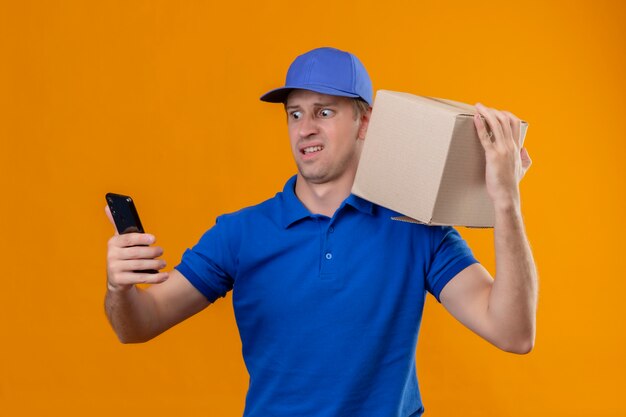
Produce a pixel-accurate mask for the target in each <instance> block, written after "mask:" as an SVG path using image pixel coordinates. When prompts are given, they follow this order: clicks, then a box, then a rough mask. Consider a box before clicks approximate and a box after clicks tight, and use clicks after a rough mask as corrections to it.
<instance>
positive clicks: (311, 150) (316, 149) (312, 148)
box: [300, 145, 324, 155]
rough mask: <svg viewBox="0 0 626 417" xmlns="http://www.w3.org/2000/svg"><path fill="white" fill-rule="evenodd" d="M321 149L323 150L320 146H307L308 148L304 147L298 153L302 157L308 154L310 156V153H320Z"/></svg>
mask: <svg viewBox="0 0 626 417" xmlns="http://www.w3.org/2000/svg"><path fill="white" fill-rule="evenodd" d="M322 149H324V147H323V146H321V145H317V146H308V147H306V148H304V149H302V150H301V151H300V152H301V153H302V154H303V155H308V154H311V153H315V152H319V151H321V150H322Z"/></svg>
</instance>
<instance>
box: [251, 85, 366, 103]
mask: <svg viewBox="0 0 626 417" xmlns="http://www.w3.org/2000/svg"><path fill="white" fill-rule="evenodd" d="M293 90H309V91H315V92H316V93H321V94H328V95H331V96H340V97H351V98H357V97H359V95H357V94H353V93H347V92H345V91H341V90H337V89H335V88H330V87H326V86H322V85H319V86H318V85H315V86H312V85H307V86H288V85H286V86H284V87H280V88H275V89H273V90H270V91H268V92H267V93H265V94H263V95H262V96H261V101H267V102H268V103H284V102H286V101H287V96H288V95H289V93H291V91H293Z"/></svg>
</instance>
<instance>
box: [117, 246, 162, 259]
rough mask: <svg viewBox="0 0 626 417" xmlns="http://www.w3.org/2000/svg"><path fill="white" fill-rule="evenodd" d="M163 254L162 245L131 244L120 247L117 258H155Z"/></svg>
mask: <svg viewBox="0 0 626 417" xmlns="http://www.w3.org/2000/svg"><path fill="white" fill-rule="evenodd" d="M161 255H163V249H162V248H161V247H160V246H130V247H124V248H119V249H118V253H117V255H116V257H117V259H123V260H128V259H154V258H158V257H159V256H161Z"/></svg>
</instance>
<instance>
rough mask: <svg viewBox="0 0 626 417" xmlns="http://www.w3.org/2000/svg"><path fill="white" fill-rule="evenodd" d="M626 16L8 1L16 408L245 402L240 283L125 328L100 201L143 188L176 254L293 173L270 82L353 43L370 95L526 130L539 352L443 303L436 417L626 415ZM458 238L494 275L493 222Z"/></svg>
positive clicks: (482, 8) (422, 352)
mask: <svg viewBox="0 0 626 417" xmlns="http://www.w3.org/2000/svg"><path fill="white" fill-rule="evenodd" d="M624 22H626V7H625V6H624V3H623V2H621V1H613V2H610V1H597V0H596V1H588V2H576V1H560V2H549V1H528V2H526V1H524V2H518V1H509V2H506V1H493V2H492V1H481V2H471V1H435V0H432V1H385V2H378V1H377V2H367V1H363V2H357V1H334V2H333V1H326V2H293V1H268V2H258V3H257V2H236V1H233V2H221V1H220V2H217V1H184V2H166V1H104V2H87V1H9V0H6V1H2V2H0V140H1V148H0V167H1V168H0V169H1V175H0V190H1V191H0V192H1V193H2V199H1V202H2V204H0V254H1V255H0V256H1V264H2V271H3V274H2V278H1V285H0V337H1V339H0V340H1V344H0V415H2V416H30V415H63V416H83V415H91V416H98V415H103V416H108V415H116V416H135V415H152V416H161V415H163V416H167V415H181V416H182V415H184V416H239V415H241V412H242V410H243V405H244V395H245V392H246V386H247V374H246V371H245V367H244V365H243V362H242V360H241V353H240V348H241V346H240V342H239V338H238V334H237V329H236V325H235V322H234V319H233V313H232V307H231V299H230V296H229V297H227V298H226V299H223V300H220V301H218V302H217V303H216V304H215V305H213V306H211V307H210V308H209V309H207V310H206V311H204V312H202V313H201V314H199V315H198V316H196V317H194V318H192V319H191V320H189V321H187V322H185V323H184V324H182V325H180V326H178V327H176V328H174V329H172V330H171V331H169V332H168V333H166V334H164V335H162V336H160V337H159V338H157V339H156V340H154V341H152V342H150V343H148V344H144V345H135V346H127V345H121V344H119V343H118V342H117V340H116V338H115V336H114V334H113V332H112V331H111V330H110V328H109V326H108V324H107V322H106V319H105V316H104V313H103V307H102V303H103V295H104V286H105V251H106V241H107V239H108V238H109V236H110V235H111V232H112V228H111V226H110V224H109V223H108V222H107V220H106V218H105V216H104V212H103V208H104V204H105V201H104V194H105V193H106V192H108V191H114V192H120V193H128V194H131V195H133V196H134V198H135V200H136V202H137V205H138V208H139V211H140V213H141V215H142V219H143V222H144V225H145V227H146V228H147V229H148V230H149V231H150V232H152V233H154V234H155V235H156V236H157V237H158V239H159V243H160V244H161V245H162V246H164V247H165V249H166V253H165V256H164V257H165V259H166V260H167V261H168V263H169V265H170V266H174V265H175V264H176V263H177V262H178V260H179V259H180V255H181V254H182V251H183V250H184V249H185V248H186V247H189V246H191V245H193V244H194V243H195V242H196V241H197V239H198V238H199V237H200V235H201V234H202V233H203V232H204V231H205V230H206V229H207V228H209V227H210V226H211V225H212V224H213V222H214V219H215V217H216V216H217V215H218V214H221V213H224V212H229V211H233V210H236V209H238V208H240V207H243V206H246V205H250V204H253V203H256V202H259V201H261V200H264V199H266V198H268V197H270V196H272V195H273V194H274V193H275V192H276V191H278V190H279V189H281V188H282V185H283V183H284V181H285V180H286V179H287V178H288V177H289V176H290V175H291V174H292V173H293V172H294V170H295V167H294V165H293V163H292V161H291V156H290V153H289V148H288V145H287V132H286V127H285V120H284V116H283V113H282V109H281V106H278V105H269V104H265V103H261V102H260V101H259V100H258V97H259V96H260V95H261V94H262V93H264V92H265V91H266V90H268V89H270V88H274V87H277V86H279V85H281V83H282V82H283V79H284V74H285V71H286V69H287V67H288V65H289V63H290V62H291V60H292V59H293V58H294V57H295V56H296V55H298V54H300V53H302V52H304V51H306V50H308V49H311V48H314V47H318V46H324V45H331V46H336V47H339V48H342V49H348V50H350V51H353V52H354V53H356V54H357V55H358V56H359V57H360V58H361V60H362V61H363V62H364V64H365V65H366V67H367V68H368V69H369V71H370V74H371V76H372V78H373V80H374V87H375V89H380V88H385V89H391V90H400V91H407V92H411V93H415V94H422V95H429V96H436V97H444V98H450V99H454V100H459V101H465V102H468V103H475V102H476V101H481V102H482V103H485V104H486V105H488V106H492V107H497V108H501V109H507V110H510V111H512V112H513V113H515V114H517V115H518V116H520V117H522V118H523V119H525V120H527V121H528V122H529V124H530V128H529V131H528V135H527V142H526V144H527V146H528V149H529V151H530V155H531V157H532V158H533V161H534V165H533V167H532V168H531V170H530V171H529V173H528V174H527V177H526V178H525V179H524V181H523V184H522V192H523V210H524V215H525V219H526V224H527V230H528V235H529V237H530V240H531V243H532V247H533V250H534V253H535V257H536V261H537V264H538V268H539V272H540V278H541V288H540V306H539V314H538V334H537V342H536V348H535V350H534V351H533V352H532V353H531V354H530V355H527V356H515V355H510V354H506V353H503V352H500V351H498V350H497V349H495V348H493V347H491V346H490V345H488V344H487V343H486V342H484V341H482V340H481V339H479V338H478V337H477V336H475V335H473V334H471V333H470V332H469V331H468V330H466V329H465V328H463V327H462V326H461V325H460V324H458V323H457V322H456V321H454V319H452V318H451V316H449V315H448V314H447V313H446V312H445V311H444V309H443V308H442V307H441V306H439V305H438V304H437V303H436V302H435V301H434V300H433V299H432V297H429V301H428V305H427V308H426V313H425V319H424V322H423V327H422V332H421V335H420V341H419V347H418V352H417V358H418V373H419V377H420V384H421V388H422V392H423V397H424V400H425V405H426V410H427V415H428V416H430V417H437V416H458V415H463V416H498V417H502V416H510V417H513V416H528V415H534V416H544V415H545V416H618V415H626V403H625V402H624V401H623V394H624V392H625V391H626V377H625V375H626V325H625V319H626V314H625V313H626V303H625V302H624V294H625V292H626V282H625V280H624V276H625V274H624V272H623V270H624V268H623V267H622V264H623V262H624V258H625V256H624V252H623V250H624V243H623V241H624V238H623V235H624V232H625V231H626V228H625V220H624V217H625V216H624V215H625V214H626V210H624V208H625V198H624V195H625V192H624V191H625V190H626V187H625V181H626V175H625V174H626V169H625V168H624V162H623V161H624V154H625V151H626V145H625V144H624V143H625V139H626V138H625V135H624V130H623V117H624V114H626V101H625V99H624V97H625V94H624V93H625V92H626V89H625V86H626V82H625V80H624V74H626V47H625V46H624V41H623V40H624V39H626V29H625V26H624ZM461 232H462V234H463V235H464V236H466V238H467V239H468V240H469V242H470V244H471V246H472V247H473V249H474V251H475V253H476V255H477V256H478V257H479V259H481V260H482V261H483V263H484V264H485V265H486V266H487V267H488V268H490V269H491V271H492V272H494V271H493V264H494V262H493V253H492V251H493V249H492V245H493V240H492V232H490V231H486V230H467V229H461ZM138 413H139V414H138Z"/></svg>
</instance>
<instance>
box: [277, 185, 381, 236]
mask: <svg viewBox="0 0 626 417" xmlns="http://www.w3.org/2000/svg"><path fill="white" fill-rule="evenodd" d="M296 178H297V176H296V175H294V176H293V177H291V178H289V180H288V181H287V183H286V184H285V187H284V188H283V193H282V205H281V206H282V207H281V209H282V225H283V227H284V228H285V229H286V228H288V227H289V226H291V225H292V224H294V223H295V222H297V221H299V220H302V219H305V218H307V217H309V216H311V212H310V211H309V210H308V209H307V208H306V207H305V206H304V204H302V202H301V201H300V199H299V198H298V196H297V195H296ZM344 205H349V206H352V207H354V208H355V209H357V210H358V211H360V212H362V213H365V214H370V215H373V214H374V204H373V203H371V202H369V201H367V200H364V199H362V198H361V197H358V196H356V195H354V194H350V195H349V196H348V198H346V200H345V201H344V202H343V204H342V205H341V207H343V206H344Z"/></svg>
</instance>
